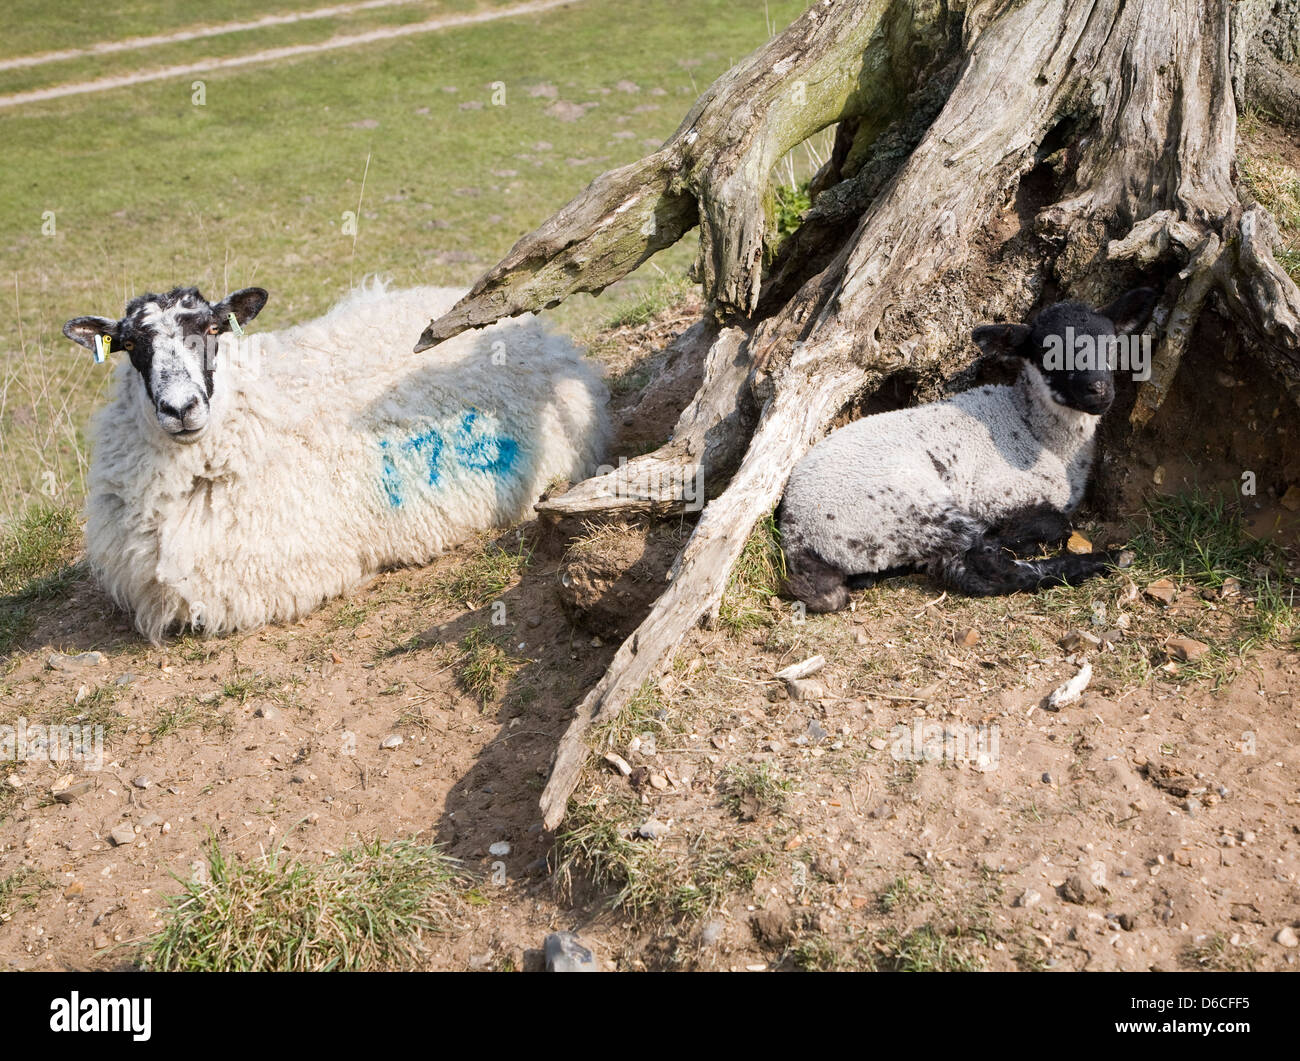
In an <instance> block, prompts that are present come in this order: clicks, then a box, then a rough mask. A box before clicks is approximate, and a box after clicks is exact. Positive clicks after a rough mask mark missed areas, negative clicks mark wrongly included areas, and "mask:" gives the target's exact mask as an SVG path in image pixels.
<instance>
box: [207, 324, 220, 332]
mask: <svg viewBox="0 0 1300 1061" xmlns="http://www.w3.org/2000/svg"><path fill="white" fill-rule="evenodd" d="M220 330H221V325H219V324H209V325H208V334H209V335H216V334H217V332H219V331H220Z"/></svg>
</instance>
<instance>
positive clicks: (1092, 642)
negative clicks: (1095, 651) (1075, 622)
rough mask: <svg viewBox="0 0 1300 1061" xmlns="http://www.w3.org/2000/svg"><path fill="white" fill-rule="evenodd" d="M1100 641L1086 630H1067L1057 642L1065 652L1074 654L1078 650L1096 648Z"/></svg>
mask: <svg viewBox="0 0 1300 1061" xmlns="http://www.w3.org/2000/svg"><path fill="white" fill-rule="evenodd" d="M1101 642H1102V639H1101V638H1100V637H1098V636H1097V635H1096V634H1091V633H1089V632H1088V631H1087V630H1077V629H1076V630H1069V631H1067V632H1066V634H1065V636H1064V637H1062V638H1061V640H1060V641H1058V642H1057V644H1059V645H1060V646H1061V647H1062V648H1063V649H1065V651H1066V652H1075V651H1077V650H1078V649H1080V648H1098V647H1100V645H1101Z"/></svg>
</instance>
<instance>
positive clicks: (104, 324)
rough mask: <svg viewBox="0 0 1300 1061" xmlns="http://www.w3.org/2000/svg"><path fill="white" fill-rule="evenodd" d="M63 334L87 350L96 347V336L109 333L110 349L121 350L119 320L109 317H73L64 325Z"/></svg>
mask: <svg viewBox="0 0 1300 1061" xmlns="http://www.w3.org/2000/svg"><path fill="white" fill-rule="evenodd" d="M63 334H64V335H66V336H67V337H68V338H69V339H71V340H72V341H73V342H74V343H80V344H81V345H82V346H84V347H85V348H86V349H87V350H93V349H95V336H97V335H107V336H108V339H109V343H110V346H109V349H110V350H120V349H121V347H120V346H118V344H117V321H114V320H109V319H108V318H107V317H73V318H72V320H70V321H68V323H67V324H65V325H64V326H63Z"/></svg>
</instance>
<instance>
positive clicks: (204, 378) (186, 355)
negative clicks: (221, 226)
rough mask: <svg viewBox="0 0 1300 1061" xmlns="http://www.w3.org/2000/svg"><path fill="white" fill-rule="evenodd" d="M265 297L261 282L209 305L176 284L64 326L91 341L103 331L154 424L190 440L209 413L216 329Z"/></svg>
mask: <svg viewBox="0 0 1300 1061" xmlns="http://www.w3.org/2000/svg"><path fill="white" fill-rule="evenodd" d="M266 299H267V294H266V292H265V291H263V290H262V289H261V288H259V287H249V288H244V289H243V290H242V291H236V292H235V293H234V294H232V295H229V296H227V297H226V298H225V299H223V300H222V301H221V302H218V303H217V304H216V305H212V304H211V303H209V302H208V301H207V300H206V299H205V298H204V297H203V296H202V295H201V294H200V293H199V291H198V289H197V288H193V287H176V288H173V289H172V290H171V291H168V292H167V293H166V294H165V295H153V294H149V295H140V296H138V297H137V298H133V299H132V300H131V301H130V302H129V303H127V307H126V315H125V316H123V318H122V319H121V320H120V321H111V320H108V319H107V318H105V317H76V318H74V319H73V320H70V321H68V323H67V324H65V325H64V326H63V333H64V334H65V335H66V336H67V337H68V338H69V339H72V340H73V341H74V342H78V343H81V345H83V346H86V347H90V348H91V349H93V348H94V345H95V337H96V336H99V335H102V336H106V337H107V338H108V339H109V341H110V344H111V347H110V348H111V349H112V350H124V351H126V353H127V355H128V356H129V357H130V359H131V365H132V367H133V368H134V369H135V370H136V372H138V373H139V375H140V379H141V381H142V382H143V385H144V390H145V394H146V395H147V396H148V398H149V401H150V402H151V403H152V405H153V407H154V413H155V415H156V416H157V418H158V424H159V426H160V427H161V428H162V429H163V430H164V431H166V432H167V434H168V435H170V436H171V437H172V438H173V439H175V440H176V441H178V442H192V441H194V440H195V439H197V438H198V437H199V436H200V435H202V433H203V431H204V430H205V429H206V428H207V426H208V421H209V419H210V416H211V399H212V393H213V388H214V386H215V384H216V369H217V364H216V342H217V337H218V336H219V335H221V334H222V333H223V332H227V331H229V330H230V329H231V323H230V318H231V316H232V314H233V316H234V318H235V320H236V321H238V322H239V323H240V324H241V325H243V324H245V323H247V322H248V321H250V320H252V319H253V318H254V317H255V316H257V314H258V313H259V312H260V311H261V309H262V307H263V306H264V305H266Z"/></svg>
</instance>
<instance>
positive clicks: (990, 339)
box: [970, 324, 1030, 357]
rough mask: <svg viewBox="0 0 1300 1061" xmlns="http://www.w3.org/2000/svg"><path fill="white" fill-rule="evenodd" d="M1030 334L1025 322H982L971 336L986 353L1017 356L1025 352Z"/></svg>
mask: <svg viewBox="0 0 1300 1061" xmlns="http://www.w3.org/2000/svg"><path fill="white" fill-rule="evenodd" d="M1029 336H1030V328H1029V326H1028V325H1025V324H981V325H980V326H979V327H978V328H976V329H975V330H974V331H973V332H971V333H970V337H971V338H972V339H974V340H975V345H976V346H978V347H979V348H980V349H981V350H983V351H984V352H985V353H986V354H997V355H998V356H999V357H1016V356H1018V355H1019V354H1021V353H1023V352H1024V346H1025V343H1026V341H1027V340H1028V339H1029Z"/></svg>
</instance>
